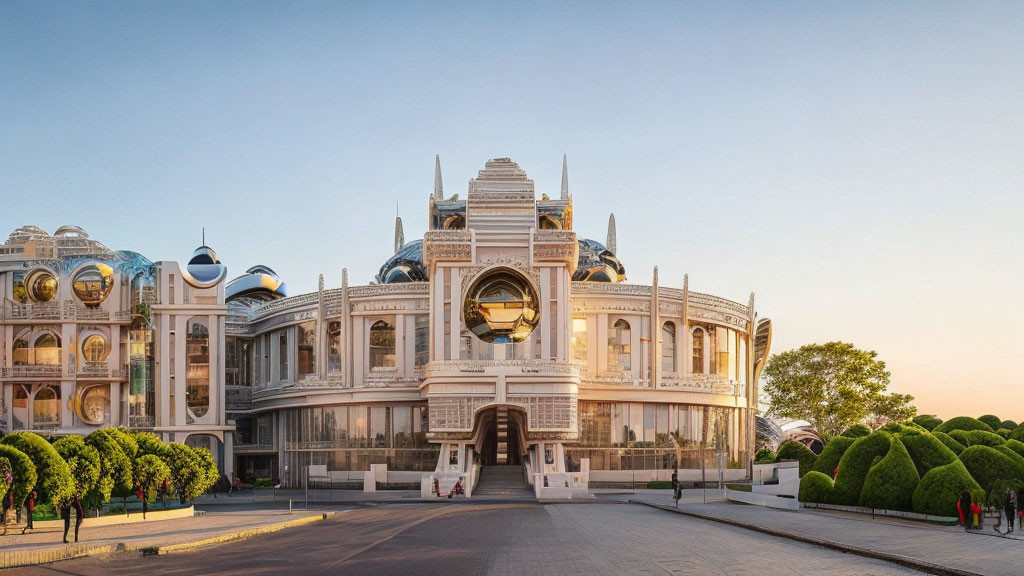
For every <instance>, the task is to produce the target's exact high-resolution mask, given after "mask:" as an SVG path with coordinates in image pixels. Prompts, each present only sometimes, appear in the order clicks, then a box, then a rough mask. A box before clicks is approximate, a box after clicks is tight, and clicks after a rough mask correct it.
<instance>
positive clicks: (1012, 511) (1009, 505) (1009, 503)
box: [1003, 488, 1017, 534]
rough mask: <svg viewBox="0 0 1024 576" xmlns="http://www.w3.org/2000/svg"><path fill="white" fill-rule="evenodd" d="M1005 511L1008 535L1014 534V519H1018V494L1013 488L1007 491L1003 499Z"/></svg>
mask: <svg viewBox="0 0 1024 576" xmlns="http://www.w3.org/2000/svg"><path fill="white" fill-rule="evenodd" d="M1003 510H1004V511H1005V512H1006V533H1007V534H1012V533H1013V519H1014V518H1016V517H1017V492H1016V491H1015V490H1014V489H1013V488H1007V489H1006V497H1005V498H1004V499H1003Z"/></svg>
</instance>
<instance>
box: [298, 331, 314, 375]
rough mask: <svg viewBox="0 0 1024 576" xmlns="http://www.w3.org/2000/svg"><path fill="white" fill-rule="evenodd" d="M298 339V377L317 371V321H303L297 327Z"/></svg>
mask: <svg viewBox="0 0 1024 576" xmlns="http://www.w3.org/2000/svg"><path fill="white" fill-rule="evenodd" d="M295 331H296V332H295V334H296V336H297V338H296V340H297V341H298V350H297V351H296V360H297V364H298V366H296V369H297V370H298V372H297V373H296V378H303V377H305V376H308V375H310V374H314V373H316V322H303V323H302V324H299V325H298V326H296V327H295Z"/></svg>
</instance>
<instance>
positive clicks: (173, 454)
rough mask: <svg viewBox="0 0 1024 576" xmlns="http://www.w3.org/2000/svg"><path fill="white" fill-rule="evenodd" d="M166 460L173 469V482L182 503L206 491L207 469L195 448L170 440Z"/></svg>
mask: <svg viewBox="0 0 1024 576" xmlns="http://www.w3.org/2000/svg"><path fill="white" fill-rule="evenodd" d="M165 462H166V463H167V467H168V468H169V469H170V471H171V484H172V485H173V486H174V491H175V493H176V494H177V495H178V500H179V501H180V502H181V503H182V504H184V503H185V502H188V501H189V500H192V499H193V498H198V497H199V496H200V495H202V493H203V492H205V491H206V488H207V485H206V482H207V471H206V469H205V468H204V465H203V462H202V461H201V459H200V457H199V455H198V454H196V452H195V451H194V450H192V449H191V448H189V447H188V446H186V445H185V444H182V443H180V442H170V443H168V444H167V458H166V460H165Z"/></svg>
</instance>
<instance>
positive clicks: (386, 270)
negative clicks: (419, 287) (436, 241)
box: [376, 240, 428, 284]
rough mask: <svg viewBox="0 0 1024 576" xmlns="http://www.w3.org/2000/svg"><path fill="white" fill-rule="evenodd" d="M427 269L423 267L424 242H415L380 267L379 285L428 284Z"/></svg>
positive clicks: (378, 274) (404, 247)
mask: <svg viewBox="0 0 1024 576" xmlns="http://www.w3.org/2000/svg"><path fill="white" fill-rule="evenodd" d="M427 279H428V275H427V269H426V268H424V267H423V240H413V241H412V242H409V243H408V244H406V245H405V246H403V247H402V249H401V250H399V251H398V252H396V253H395V255H394V256H392V257H391V258H388V261H387V262H385V263H384V265H383V266H381V267H380V272H378V273H377V278H376V280H377V283H378V284H394V283H398V282H426V281H427Z"/></svg>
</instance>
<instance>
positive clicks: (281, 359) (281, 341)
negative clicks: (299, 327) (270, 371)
mask: <svg viewBox="0 0 1024 576" xmlns="http://www.w3.org/2000/svg"><path fill="white" fill-rule="evenodd" d="M277 374H278V378H280V379H281V380H291V374H289V373H288V330H287V329H285V330H281V331H279V332H278V333H277Z"/></svg>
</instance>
